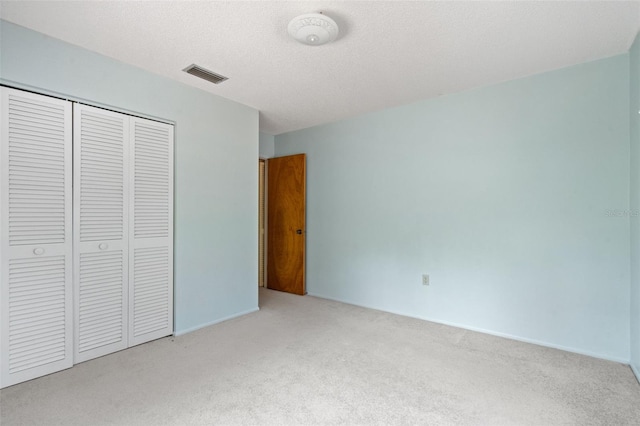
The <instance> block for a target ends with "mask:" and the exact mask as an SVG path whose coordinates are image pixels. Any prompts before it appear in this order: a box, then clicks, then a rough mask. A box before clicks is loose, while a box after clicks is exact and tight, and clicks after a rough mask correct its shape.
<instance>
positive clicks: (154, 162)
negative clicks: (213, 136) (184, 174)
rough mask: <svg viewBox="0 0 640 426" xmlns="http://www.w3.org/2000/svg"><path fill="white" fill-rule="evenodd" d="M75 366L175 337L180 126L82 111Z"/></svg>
mask: <svg viewBox="0 0 640 426" xmlns="http://www.w3.org/2000/svg"><path fill="white" fill-rule="evenodd" d="M74 128H75V129H74V130H75V131H74V181H75V186H74V195H75V203H74V213H75V215H74V237H75V238H74V240H75V241H74V272H75V274H74V277H75V286H74V288H75V304H76V309H75V324H76V327H75V330H76V338H75V348H76V350H75V361H76V362H82V361H86V360H88V359H91V358H95V357H98V356H101V355H104V354H107V353H111V352H114V351H117V350H120V349H124V348H126V347H129V346H134V345H137V344H140V343H144V342H148V341H150V340H153V339H157V338H159V337H163V336H167V335H169V334H171V333H172V332H173V126H171V125H168V124H164V123H158V122H155V121H151V120H146V119H143V118H138V117H131V116H128V115H124V114H120V113H115V112H111V111H106V110H103V109H99V108H94V107H90V106H86V105H80V104H75V105H74Z"/></svg>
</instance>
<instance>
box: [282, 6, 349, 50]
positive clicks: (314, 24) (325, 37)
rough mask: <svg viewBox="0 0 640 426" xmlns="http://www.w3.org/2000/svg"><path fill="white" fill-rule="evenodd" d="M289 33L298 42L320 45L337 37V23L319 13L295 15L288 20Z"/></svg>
mask: <svg viewBox="0 0 640 426" xmlns="http://www.w3.org/2000/svg"><path fill="white" fill-rule="evenodd" d="M288 30H289V34H290V35H291V37H293V38H295V39H296V40H298V41H299V42H300V43H303V44H308V45H310V46H320V45H321V44H326V43H329V42H332V41H333V40H335V39H336V38H337V37H338V24H336V22H335V21H334V20H333V19H331V18H329V17H328V16H325V15H323V14H321V13H307V14H304V15H300V16H296V17H295V18H293V19H292V20H291V22H289V27H288Z"/></svg>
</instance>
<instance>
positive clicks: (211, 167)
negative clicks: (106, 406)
mask: <svg viewBox="0 0 640 426" xmlns="http://www.w3.org/2000/svg"><path fill="white" fill-rule="evenodd" d="M0 31H1V33H0V40H1V41H0V43H1V44H0V46H1V51H0V52H1V54H0V55H1V56H0V78H2V81H3V82H4V83H7V82H9V83H12V82H13V83H17V84H19V85H20V86H31V87H32V88H35V89H36V90H38V91H46V92H57V93H60V94H64V95H68V96H71V97H74V98H82V99H87V100H90V101H91V102H93V103H99V104H103V105H109V106H112V107H114V108H117V109H124V110H129V111H134V112H139V113H142V114H145V115H151V116H155V117H159V118H163V119H167V120H171V121H174V122H175V123H176V133H175V134H176V139H175V319H176V321H175V329H176V331H177V332H178V333H181V332H185V331H188V330H192V329H195V328H198V327H201V326H204V325H206V324H209V323H212V322H216V321H218V320H221V319H223V318H226V317H230V316H234V315H237V314H240V313H243V312H247V311H251V310H255V309H257V306H258V299H257V297H258V295H257V286H256V282H257V276H258V272H257V258H258V254H257V244H256V238H257V237H256V235H257V231H256V223H257V220H258V218H257V216H258V214H257V201H256V200H257V197H258V195H257V181H258V176H257V167H256V161H257V157H258V111H256V110H254V109H252V108H249V107H246V106H243V105H240V104H237V103H234V102H231V101H228V100H225V99H222V98H219V97H216V96H213V95H211V94H209V93H206V92H204V91H201V90H198V89H195V88H191V87H189V86H185V85H183V84H180V83H177V82H174V81H172V80H169V79H166V78H164V77H160V76H157V75H155V74H151V73H149V72H146V71H143V70H141V69H138V68H135V67H132V66H129V65H126V64H123V63H120V62H117V61H115V60H112V59H109V58H107V57H104V56H101V55H98V54H96V53H93V52H90V51H87V50H84V49H82V48H79V47H76V46H73V45H70V44H67V43H64V42H62V41H59V40H56V39H53V38H50V37H47V36H45V35H42V34H39V33H36V32H33V31H31V30H28V29H25V28H23V27H19V26H16V25H13V24H11V23H8V22H6V21H0Z"/></svg>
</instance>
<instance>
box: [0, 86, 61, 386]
mask: <svg viewBox="0 0 640 426" xmlns="http://www.w3.org/2000/svg"><path fill="white" fill-rule="evenodd" d="M0 102H1V106H2V108H1V111H2V130H1V132H0V173H1V176H0V182H1V184H0V267H1V272H0V296H1V300H0V320H1V329H0V353H2V359H1V360H0V387H6V386H10V385H12V384H16V383H19V382H22V381H25V380H29V379H32V378H35V377H39V376H42V375H45V374H49V373H52V372H55V371H59V370H61V369H64V368H68V367H71V366H72V363H73V356H72V330H73V327H72V288H71V271H72V269H71V260H72V237H71V228H72V224H71V209H72V207H71V132H72V128H71V104H70V103H69V102H66V101H61V100H57V99H52V98H48V97H45V96H40V95H35V94H31V93H26V92H21V91H18V90H13V89H8V88H4V87H2V88H0Z"/></svg>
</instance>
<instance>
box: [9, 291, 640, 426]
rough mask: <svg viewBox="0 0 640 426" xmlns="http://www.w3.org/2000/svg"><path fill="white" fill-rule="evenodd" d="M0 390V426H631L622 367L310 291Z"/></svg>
mask: <svg viewBox="0 0 640 426" xmlns="http://www.w3.org/2000/svg"><path fill="white" fill-rule="evenodd" d="M260 307H261V310H260V311H259V312H256V313H254V314H250V315H246V316H244V317H241V318H237V319H234V320H231V321H227V322H224V323H221V324H218V325H214V326H211V327H207V328H205V329H202V330H199V331H196V332H194V333H190V334H187V335H184V336H180V337H176V338H165V339H161V340H157V341H155V342H152V343H148V344H145V345H141V346H138V347H135V348H131V349H129V350H125V351H122V352H119V353H115V354H112V355H108V356H105V357H102V358H99V359H95V360H92V361H89V362H85V363H83V364H79V365H76V366H75V367H74V368H72V369H69V370H66V371H63V372H60V373H56V374H52V375H50V376H47V377H42V378H39V379H36V380H32V381H30V382H26V383H22V384H19V385H16V386H12V387H10V388H7V389H4V390H2V391H0V403H1V410H2V411H1V414H0V420H1V423H2V426H9V425H29V424H37V425H213V424H225V425H226V424H315V423H334V424H422V425H460V424H468V425H623V424H628V425H632V424H633V425H638V424H640V385H638V383H637V381H636V379H635V377H634V376H633V374H632V373H631V371H630V369H629V367H628V366H625V365H621V364H617V363H613V362H608V361H602V360H598V359H594V358H590V357H586V356H581V355H576V354H571V353H567V352H563V351H559V350H555V349H549V348H544V347H540V346H535V345H530V344H526V343H521V342H516V341H512V340H507V339H502V338H499V337H494V336H488V335H484V334H480V333H474V332H470V331H465V330H461V329H457V328H454V327H448V326H443V325H438V324H433V323H429V322H425V321H420V320H416V319H411V318H405V317H401V316H397V315H392V314H387V313H383V312H379V311H374V310H370V309H364V308H359V307H355V306H351V305H346V304H342V303H337V302H332V301H328V300H323V299H318V298H314V297H310V296H304V297H300V296H293V295H289V294H285V293H278V292H275V291H270V290H262V291H261V292H260Z"/></svg>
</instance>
